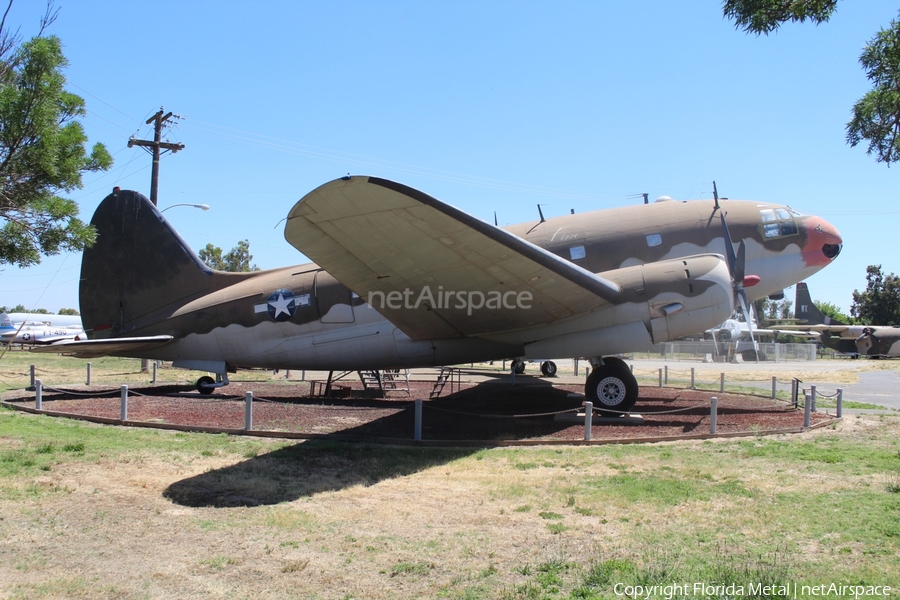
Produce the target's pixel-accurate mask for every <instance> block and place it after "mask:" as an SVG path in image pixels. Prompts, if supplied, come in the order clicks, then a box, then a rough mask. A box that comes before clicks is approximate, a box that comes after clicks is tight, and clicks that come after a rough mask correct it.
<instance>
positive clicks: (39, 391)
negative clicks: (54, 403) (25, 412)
mask: <svg viewBox="0 0 900 600" xmlns="http://www.w3.org/2000/svg"><path fill="white" fill-rule="evenodd" d="M43 396H44V382H43V381H41V380H40V379H35V380H34V408H35V409H37V410H41V409H42V408H41V407H42V406H43V403H44V398H43Z"/></svg>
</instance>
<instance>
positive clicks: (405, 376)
mask: <svg viewBox="0 0 900 600" xmlns="http://www.w3.org/2000/svg"><path fill="white" fill-rule="evenodd" d="M359 380H360V381H362V384H363V388H364V389H366V390H378V391H379V392H380V393H381V394H382V395H384V394H385V392H406V395H407V396H409V395H410V394H409V369H403V370H402V371H401V370H400V369H385V370H383V371H377V370H373V371H359Z"/></svg>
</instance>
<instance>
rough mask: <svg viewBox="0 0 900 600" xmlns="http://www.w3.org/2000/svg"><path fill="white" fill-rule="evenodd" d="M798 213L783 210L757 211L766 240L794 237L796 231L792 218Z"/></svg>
mask: <svg viewBox="0 0 900 600" xmlns="http://www.w3.org/2000/svg"><path fill="white" fill-rule="evenodd" d="M796 216H799V213H797V212H795V211H793V210H790V209H784V208H774V209H773V208H763V209H761V210H760V211H759V219H760V221H762V232H763V236H764V237H765V238H766V239H772V238H777V237H783V236H786V235H795V234H796V233H797V231H798V229H797V223H796V222H795V221H794V217H796Z"/></svg>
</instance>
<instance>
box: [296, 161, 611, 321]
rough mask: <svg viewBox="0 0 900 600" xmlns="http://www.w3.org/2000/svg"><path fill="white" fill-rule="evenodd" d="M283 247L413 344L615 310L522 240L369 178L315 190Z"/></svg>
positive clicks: (585, 279) (593, 286) (604, 296)
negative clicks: (325, 274) (304, 259)
mask: <svg viewBox="0 0 900 600" xmlns="http://www.w3.org/2000/svg"><path fill="white" fill-rule="evenodd" d="M284 237H285V239H286V240H287V241H288V242H289V243H290V244H291V245H293V246H294V247H295V248H297V249H298V250H300V251H301V252H302V253H303V254H305V255H306V256H308V257H309V258H310V259H312V260H313V261H315V262H316V263H317V264H319V265H320V266H321V267H322V268H324V269H325V270H326V271H328V272H329V273H330V274H331V275H333V276H334V277H335V278H336V279H337V280H338V281H340V282H341V283H343V284H344V285H346V286H347V287H349V288H350V289H351V290H353V291H354V292H355V293H357V294H358V295H359V296H360V297H361V298H362V299H363V300H365V301H366V302H368V303H369V304H370V305H371V306H372V307H373V308H374V309H375V310H377V311H379V312H380V313H381V314H382V315H384V316H385V317H386V318H387V319H388V320H390V321H391V322H392V323H394V324H395V325H396V326H397V327H398V328H400V330H401V331H403V332H404V333H406V334H407V335H408V336H410V337H411V338H413V339H428V338H446V337H461V336H477V335H484V334H488V333H496V332H501V331H510V330H516V329H522V328H528V327H535V326H540V325H545V324H548V323H552V322H555V321H559V320H562V319H566V318H569V317H572V316H575V315H579V314H583V313H586V312H589V311H592V310H595V309H597V308H600V307H602V306H607V305H609V304H610V303H615V302H616V301H617V299H618V297H619V292H620V288H619V286H618V285H617V284H615V283H613V282H611V281H609V280H607V279H604V278H602V277H599V276H597V275H595V274H593V273H591V272H589V271H587V270H585V269H582V268H581V267H579V266H577V265H575V264H573V263H570V262H569V261H566V260H564V259H562V258H559V257H558V256H556V255H554V254H552V253H550V252H547V251H546V250H544V249H542V248H539V247H538V246H535V245H534V244H531V243H529V242H527V241H525V240H523V239H521V238H519V237H518V236H515V235H513V234H511V233H508V232H506V231H504V230H502V229H499V228H497V227H495V226H493V225H490V224H488V223H485V222H484V221H481V220H480V219H476V218H475V217H472V216H471V215H468V214H466V213H464V212H462V211H460V210H458V209H456V208H453V207H452V206H449V205H447V204H444V203H443V202H441V201H439V200H436V199H434V198H432V197H430V196H428V195H426V194H424V193H422V192H420V191H418V190H415V189H413V188H410V187H407V186H404V185H402V184H399V183H395V182H392V181H388V180H385V179H378V178H375V177H345V178H342V179H339V180H335V181H332V182H329V183H326V184H325V185H323V186H321V187H319V188H317V189H315V190H313V191H312V192H310V193H309V194H307V195H306V196H305V197H304V198H302V199H301V200H300V201H299V202H298V203H297V204H296V205H295V206H294V207H293V209H292V210H291V212H290V214H289V215H288V219H287V224H286V225H285V230H284ZM391 294H393V295H391ZM479 294H481V296H479ZM482 297H483V298H484V303H483V305H482V306H481V307H478V308H475V306H476V305H477V304H478V303H479V300H480V299H481V298H482ZM392 298H393V301H391V299H392ZM529 298H530V300H529ZM491 300H493V302H490V301H491ZM525 305H528V306H529V308H522V307H523V306H525Z"/></svg>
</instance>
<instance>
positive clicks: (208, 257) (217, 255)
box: [197, 244, 225, 271]
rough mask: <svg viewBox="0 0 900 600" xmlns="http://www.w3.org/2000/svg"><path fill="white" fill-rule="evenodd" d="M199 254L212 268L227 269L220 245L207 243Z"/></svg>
mask: <svg viewBox="0 0 900 600" xmlns="http://www.w3.org/2000/svg"><path fill="white" fill-rule="evenodd" d="M197 256H199V257H200V260H202V261H203V262H204V263H206V265H207V266H209V268H210V269H215V270H217V271H224V270H225V262H224V261H223V260H222V249H221V248H219V247H218V246H213V245H212V244H207V245H206V248H203V249H202V250H201V251H200V252H198V253H197Z"/></svg>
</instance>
